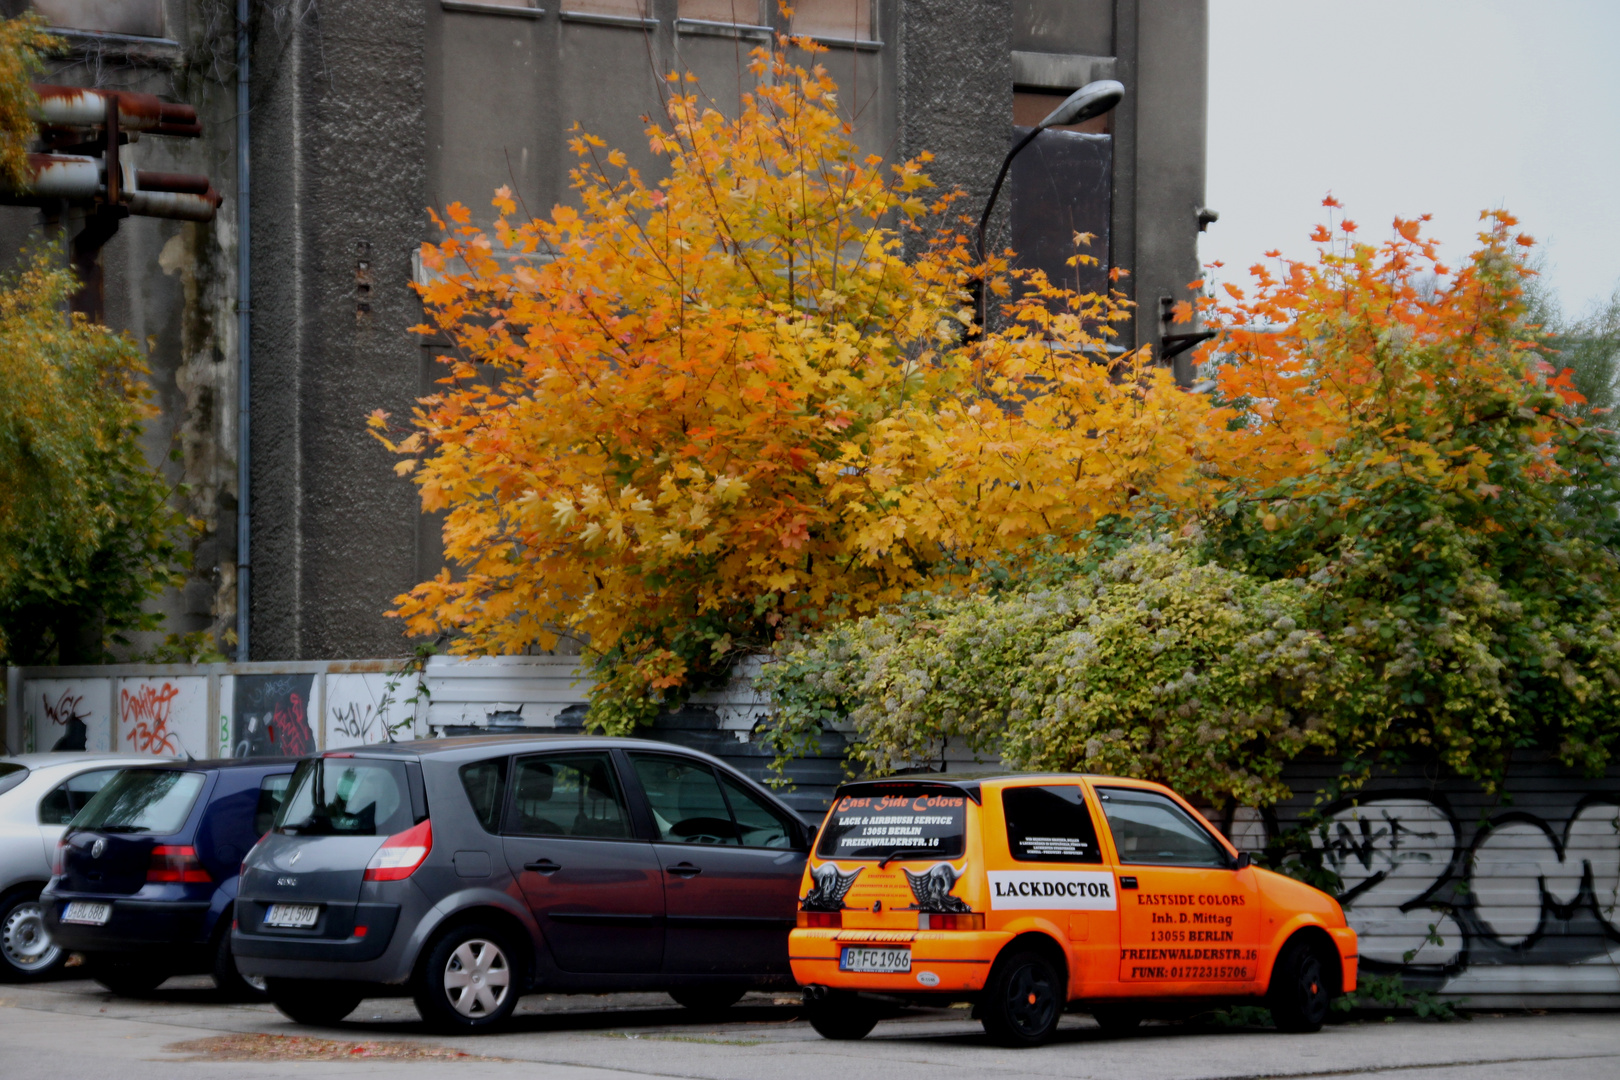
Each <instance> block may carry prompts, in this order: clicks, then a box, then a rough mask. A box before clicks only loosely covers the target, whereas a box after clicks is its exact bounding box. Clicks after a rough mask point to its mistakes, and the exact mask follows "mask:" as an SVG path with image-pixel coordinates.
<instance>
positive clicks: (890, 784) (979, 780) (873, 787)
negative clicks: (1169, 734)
mask: <svg viewBox="0 0 1620 1080" xmlns="http://www.w3.org/2000/svg"><path fill="white" fill-rule="evenodd" d="M1029 780H1036V781H1039V780H1060V781H1073V780H1089V781H1091V782H1092V783H1110V784H1112V783H1122V784H1127V785H1130V786H1133V787H1142V788H1147V789H1150V790H1157V789H1159V788H1162V787H1163V785H1162V784H1158V783H1155V782H1154V781H1152V780H1138V779H1135V778H1133V777H1129V776H1105V775H1102V774H1100V773H1072V772H1070V773H1065V772H1025V773H1009V772H994V773H988V774H985V775H983V776H978V775H974V774H972V773H967V774H960V773H959V774H956V775H953V776H946V775H945V774H944V773H923V774H915V773H913V774H901V775H896V776H884V777H878V778H875V779H871V780H851V781H850V782H848V783H846V784H840V785H838V790H837V791H835V792H834V793H833V798H834V799H837V798H839V797H840V796H843V795H860V794H862V793H871V794H874V795H875V794H881V793H882V792H883V790H884V789H888V790H896V789H899V788H903V787H912V788H915V787H924V788H940V789H945V790H951V791H960V792H962V793H963V794H964V795H966V796H967V797H968V798H970V799H972V800H973V801H974V802H980V801H981V793H982V790H983V788H984V786H985V785H989V786H991V787H1004V786H1006V785H1007V784H1010V783H1013V782H1015V781H1016V782H1023V781H1029Z"/></svg>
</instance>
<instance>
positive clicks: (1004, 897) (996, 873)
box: [989, 870, 1118, 911]
mask: <svg viewBox="0 0 1620 1080" xmlns="http://www.w3.org/2000/svg"><path fill="white" fill-rule="evenodd" d="M989 877H990V907H991V909H992V910H999V911H1029V910H1036V909H1040V910H1046V911H1114V910H1117V908H1118V898H1117V896H1116V894H1115V892H1114V875H1113V874H1110V873H1105V872H1102V871H1098V870H991V871H990V872H989Z"/></svg>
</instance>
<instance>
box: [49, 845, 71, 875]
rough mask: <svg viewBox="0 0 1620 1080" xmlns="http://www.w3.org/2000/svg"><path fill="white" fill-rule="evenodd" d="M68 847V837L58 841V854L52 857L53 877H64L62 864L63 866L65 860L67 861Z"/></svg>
mask: <svg viewBox="0 0 1620 1080" xmlns="http://www.w3.org/2000/svg"><path fill="white" fill-rule="evenodd" d="M67 846H68V842H67V837H65V836H64V837H62V839H60V840H58V841H57V842H56V854H55V855H52V856H51V876H52V877H61V876H62V864H63V862H64V860H65V859H66V854H67Z"/></svg>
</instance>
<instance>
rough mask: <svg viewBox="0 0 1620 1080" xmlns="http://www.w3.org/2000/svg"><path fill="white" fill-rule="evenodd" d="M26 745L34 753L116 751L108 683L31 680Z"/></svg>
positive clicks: (25, 692)
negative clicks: (113, 743)
mask: <svg viewBox="0 0 1620 1080" xmlns="http://www.w3.org/2000/svg"><path fill="white" fill-rule="evenodd" d="M22 699H23V725H24V726H23V730H24V732H25V735H24V741H25V743H26V744H27V745H28V747H29V748H30V749H33V750H42V751H44V750H54V751H63V750H83V751H89V752H90V753H92V754H96V753H101V754H104V753H106V752H108V751H109V750H111V749H112V689H111V685H110V684H109V682H108V680H106V679H30V680H28V682H27V683H26V684H24V686H23V693H22Z"/></svg>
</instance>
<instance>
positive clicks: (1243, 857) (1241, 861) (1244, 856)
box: [1232, 851, 1254, 870]
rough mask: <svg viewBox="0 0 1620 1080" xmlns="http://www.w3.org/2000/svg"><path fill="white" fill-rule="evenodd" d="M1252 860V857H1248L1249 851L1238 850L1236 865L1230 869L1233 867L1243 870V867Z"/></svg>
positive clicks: (1246, 866)
mask: <svg viewBox="0 0 1620 1080" xmlns="http://www.w3.org/2000/svg"><path fill="white" fill-rule="evenodd" d="M1253 861H1254V860H1253V859H1251V858H1249V853H1248V852H1247V851H1240V852H1238V857H1237V865H1236V866H1234V867H1232V869H1234V870H1245V869H1247V868H1248V866H1249V864H1250V863H1251V862H1253Z"/></svg>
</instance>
